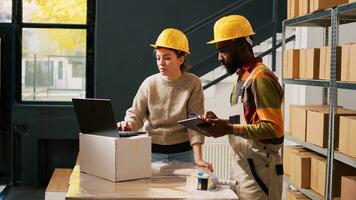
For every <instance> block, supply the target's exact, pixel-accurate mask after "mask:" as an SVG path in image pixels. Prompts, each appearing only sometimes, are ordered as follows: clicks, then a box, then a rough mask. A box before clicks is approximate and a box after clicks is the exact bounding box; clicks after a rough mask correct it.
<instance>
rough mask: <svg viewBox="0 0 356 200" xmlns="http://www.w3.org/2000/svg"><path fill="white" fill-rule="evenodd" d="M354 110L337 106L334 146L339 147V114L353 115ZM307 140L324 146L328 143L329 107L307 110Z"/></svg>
mask: <svg viewBox="0 0 356 200" xmlns="http://www.w3.org/2000/svg"><path fill="white" fill-rule="evenodd" d="M355 115H356V111H355V110H349V109H343V108H337V111H336V113H335V124H334V128H335V148H337V147H339V119H340V116H355ZM307 121H308V123H307V142H309V143H312V144H315V145H317V146H320V147H323V148H326V147H327V143H328V124H329V109H321V110H320V109H319V110H308V114H307Z"/></svg>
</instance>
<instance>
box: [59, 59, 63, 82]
mask: <svg viewBox="0 0 356 200" xmlns="http://www.w3.org/2000/svg"><path fill="white" fill-rule="evenodd" d="M62 79H63V61H59V62H58V80H62Z"/></svg>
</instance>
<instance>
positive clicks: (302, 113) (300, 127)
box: [289, 105, 328, 141]
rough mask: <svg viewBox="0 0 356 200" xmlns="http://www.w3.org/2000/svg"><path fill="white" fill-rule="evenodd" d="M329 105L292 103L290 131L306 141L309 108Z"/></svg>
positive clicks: (313, 108)
mask: <svg viewBox="0 0 356 200" xmlns="http://www.w3.org/2000/svg"><path fill="white" fill-rule="evenodd" d="M327 108H328V106H327V105H290V109H289V116H290V118H289V132H290V133H291V135H292V136H293V137H295V138H298V139H300V140H303V141H306V135H307V134H306V132H307V114H308V112H307V111H308V110H317V109H323V110H325V109H327Z"/></svg>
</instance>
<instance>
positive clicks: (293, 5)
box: [287, 0, 299, 19]
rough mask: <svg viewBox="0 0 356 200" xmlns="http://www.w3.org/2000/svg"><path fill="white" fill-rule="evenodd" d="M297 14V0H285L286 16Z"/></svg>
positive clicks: (291, 16)
mask: <svg viewBox="0 0 356 200" xmlns="http://www.w3.org/2000/svg"><path fill="white" fill-rule="evenodd" d="M298 16H299V0H287V18H288V19H290V18H294V17H298Z"/></svg>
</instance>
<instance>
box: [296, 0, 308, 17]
mask: <svg viewBox="0 0 356 200" xmlns="http://www.w3.org/2000/svg"><path fill="white" fill-rule="evenodd" d="M309 7H310V0H302V1H299V13H298V14H299V16H303V15H307V14H309V13H310V9H309Z"/></svg>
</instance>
